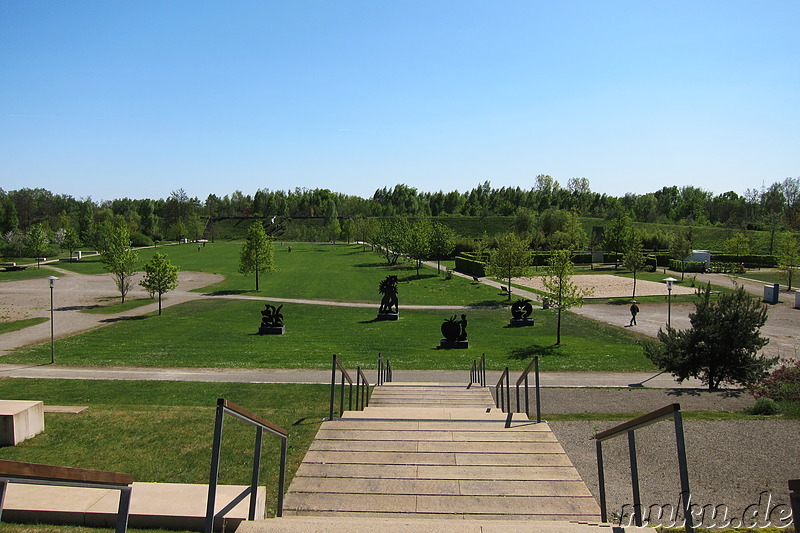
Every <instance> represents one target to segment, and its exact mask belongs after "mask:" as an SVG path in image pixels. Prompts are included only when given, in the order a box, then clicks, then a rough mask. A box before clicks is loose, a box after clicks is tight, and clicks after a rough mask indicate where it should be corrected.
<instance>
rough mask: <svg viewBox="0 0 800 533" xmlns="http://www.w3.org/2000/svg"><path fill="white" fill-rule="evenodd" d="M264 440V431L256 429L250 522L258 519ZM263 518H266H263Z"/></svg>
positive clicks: (259, 428) (248, 515)
mask: <svg viewBox="0 0 800 533" xmlns="http://www.w3.org/2000/svg"><path fill="white" fill-rule="evenodd" d="M263 438H264V429H263V428H262V427H261V426H258V427H256V442H255V446H253V447H254V448H255V450H254V451H253V478H252V480H251V482H250V510H249V512H248V514H247V517H248V518H247V519H248V520H255V519H256V493H257V492H258V475H259V471H260V470H261V445H262V442H263ZM261 518H264V517H263V516H262V517H261Z"/></svg>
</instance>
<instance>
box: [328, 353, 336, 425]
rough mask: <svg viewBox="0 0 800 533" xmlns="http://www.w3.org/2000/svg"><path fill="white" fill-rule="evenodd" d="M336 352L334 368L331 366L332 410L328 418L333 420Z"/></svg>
mask: <svg viewBox="0 0 800 533" xmlns="http://www.w3.org/2000/svg"><path fill="white" fill-rule="evenodd" d="M335 398H336V354H333V368H331V410H330V414H329V416H328V420H333V404H334V403H335V401H336V399H335Z"/></svg>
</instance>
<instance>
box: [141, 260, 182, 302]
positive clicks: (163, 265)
mask: <svg viewBox="0 0 800 533" xmlns="http://www.w3.org/2000/svg"><path fill="white" fill-rule="evenodd" d="M143 270H144V279H143V280H142V281H140V282H139V284H140V285H141V286H142V287H144V288H145V289H147V290H148V291H150V294H151V295H155V294H158V314H159V315H161V295H162V294H164V293H166V292H169V291H171V290H173V289H174V288H175V287H177V286H178V267H177V266H175V265H173V264H172V263H170V261H169V259H168V258H167V256H166V255H165V254H161V253H158V252H156V253H155V254H154V255H153V258H152V259H150V261H148V262H147V263H145V265H144V267H143Z"/></svg>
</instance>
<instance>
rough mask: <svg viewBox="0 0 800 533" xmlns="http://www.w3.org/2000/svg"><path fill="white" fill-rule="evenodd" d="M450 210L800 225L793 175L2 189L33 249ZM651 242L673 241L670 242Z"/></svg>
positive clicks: (558, 225) (4, 228)
mask: <svg viewBox="0 0 800 533" xmlns="http://www.w3.org/2000/svg"><path fill="white" fill-rule="evenodd" d="M443 216H449V217H452V216H470V217H474V216H481V217H485V216H513V217H515V222H514V224H515V231H517V232H519V233H528V234H530V237H531V242H532V246H533V247H534V248H537V247H545V248H550V249H559V248H565V247H567V246H565V245H564V242H571V241H574V240H575V238H576V236H577V237H578V238H580V237H579V232H577V225H578V222H577V220H578V219H577V217H593V218H599V219H605V220H616V219H619V218H620V217H623V216H625V217H628V218H629V219H630V220H631V221H634V222H661V223H666V224H682V225H691V226H703V225H717V226H723V227H729V228H736V229H741V230H745V229H756V230H768V231H771V232H772V234H773V235H774V233H775V232H776V231H777V230H778V229H781V228H789V229H800V178H786V179H784V180H783V181H780V182H775V183H773V184H772V185H770V186H769V187H761V188H760V189H747V190H746V191H745V192H744V193H743V194H739V193H736V192H734V191H728V192H725V193H722V194H718V195H713V194H712V193H710V192H709V191H705V190H703V189H701V188H699V187H694V186H686V187H680V188H679V187H676V186H672V187H663V188H661V189H660V190H658V191H656V192H653V193H646V194H633V193H628V194H625V195H624V196H621V197H615V196H610V195H607V194H603V193H598V192H594V191H592V190H591V188H590V186H589V180H588V179H586V178H571V179H570V180H569V181H568V183H567V186H566V187H562V186H561V185H560V184H559V182H558V181H557V180H555V179H553V178H552V177H551V176H548V175H545V174H540V175H538V176H536V178H535V179H534V180H533V186H532V187H531V188H530V189H527V190H525V189H522V188H520V187H502V188H499V189H497V188H492V186H491V184H490V183H489V182H488V181H487V182H484V183H482V184H481V185H479V186H477V187H475V188H473V189H472V190H470V191H468V192H459V191H451V192H443V191H438V192H421V191H418V190H417V189H415V188H413V187H409V186H406V185H403V184H399V185H395V186H394V187H391V188H386V187H384V188H382V189H378V190H376V191H375V193H374V194H373V195H372V196H371V197H370V198H361V197H358V196H352V195H345V194H341V193H336V192H332V191H330V190H328V189H305V188H296V189H294V190H285V191H284V190H278V191H271V190H269V189H259V190H257V191H256V192H255V194H253V195H250V194H245V193H243V192H242V191H239V190H237V191H234V192H233V193H232V194H230V195H224V196H222V197H219V196H217V195H214V194H210V195H208V196H207V197H206V199H205V200H202V201H201V200H200V199H199V198H196V197H189V196H188V195H187V194H186V192H185V191H184V190H183V189H178V190H176V191H172V192H171V193H170V195H169V196H168V197H167V198H165V199H149V198H144V199H130V198H120V199H114V200H108V201H102V202H95V201H93V200H92V199H91V198H84V199H76V198H74V197H72V196H69V195H64V194H60V195H58V194H53V193H51V192H50V191H47V190H45V189H41V188H37V189H27V188H26V189H20V190H13V191H4V190H3V189H0V236H2V238H3V240H4V241H5V243H6V245H7V246H9V247H11V248H12V249H14V248H15V247H16V248H21V247H23V246H27V244H26V241H27V238H28V233H29V231H30V230H31V228H34V227H35V226H39V227H40V230H37V231H42V232H44V233H46V234H47V235H48V236H49V240H50V242H52V243H55V244H58V245H61V246H64V247H69V246H68V245H69V244H72V243H76V242H77V243H79V244H80V245H83V246H93V245H96V243H97V241H98V236H99V235H100V234H101V232H98V228H99V226H100V225H101V224H102V223H104V222H108V223H111V224H114V225H119V224H124V225H125V226H126V227H127V228H128V231H129V232H130V234H131V237H132V240H133V242H134V243H135V244H137V245H147V244H151V243H152V242H153V241H159V240H164V239H183V238H188V239H196V238H199V237H201V236H202V235H203V234H204V232H205V231H206V226H207V224H208V221H209V220H210V219H218V218H224V217H267V218H270V217H288V218H306V217H313V218H324V219H325V227H326V235H325V237H326V238H329V239H330V240H337V239H343V240H349V237H350V236H351V235H352V234H353V232H354V229H353V227H352V225H351V222H347V221H348V220H353V219H355V218H357V217H364V218H369V217H422V218H425V217H434V218H435V217H443ZM331 220H335V221H336V222H331ZM646 237H647V236H644V238H645V240H647V239H646ZM591 238H592V236H588V237H587V240H588V239H591ZM589 244H590V243H589V242H587V243H586V246H588V245H589ZM646 244H651V246H649V247H651V248H658V247H662V248H663V247H665V246H667V243H666V242H660V243H646ZM569 247H572V246H569ZM28 248H29V249H30V247H29V246H28Z"/></svg>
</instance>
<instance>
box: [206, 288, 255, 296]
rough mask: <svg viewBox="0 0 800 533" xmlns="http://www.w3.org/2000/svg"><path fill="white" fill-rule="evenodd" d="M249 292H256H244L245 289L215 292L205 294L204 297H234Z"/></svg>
mask: <svg viewBox="0 0 800 533" xmlns="http://www.w3.org/2000/svg"><path fill="white" fill-rule="evenodd" d="M248 292H256V291H254V290H249V289H248V290H244V289H231V290H224V291H214V292H207V293H204V294H203V296H232V295H236V294H246V293H248Z"/></svg>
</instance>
